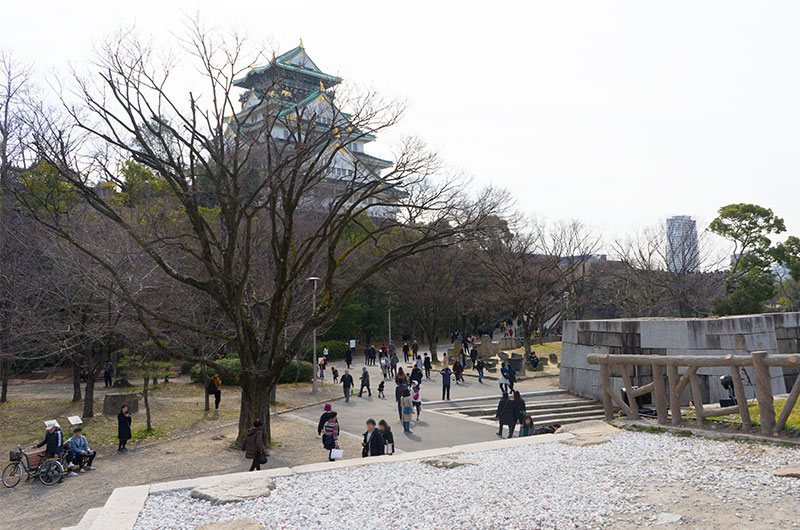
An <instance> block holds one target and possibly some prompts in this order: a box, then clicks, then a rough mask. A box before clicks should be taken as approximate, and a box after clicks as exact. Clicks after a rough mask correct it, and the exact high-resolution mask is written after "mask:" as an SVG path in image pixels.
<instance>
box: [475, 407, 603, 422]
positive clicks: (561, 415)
mask: <svg viewBox="0 0 800 530" xmlns="http://www.w3.org/2000/svg"><path fill="white" fill-rule="evenodd" d="M598 414H600V415H602V414H603V407H600V408H597V409H593V410H580V411H571V412H551V413H546V414H531V418H533V423H539V422H543V421H551V422H559V420H562V419H563V420H567V419H570V418H582V417H584V416H595V415H598ZM479 417H480V418H483V419H494V412H493V413H492V414H486V415H483V416H479Z"/></svg>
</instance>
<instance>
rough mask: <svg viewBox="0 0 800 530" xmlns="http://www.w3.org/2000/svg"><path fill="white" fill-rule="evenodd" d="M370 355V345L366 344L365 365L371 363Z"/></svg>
mask: <svg viewBox="0 0 800 530" xmlns="http://www.w3.org/2000/svg"><path fill="white" fill-rule="evenodd" d="M369 357H370V353H369V346H364V364H365V365H369Z"/></svg>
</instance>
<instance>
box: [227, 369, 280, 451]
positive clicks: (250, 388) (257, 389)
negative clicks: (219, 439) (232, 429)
mask: <svg viewBox="0 0 800 530" xmlns="http://www.w3.org/2000/svg"><path fill="white" fill-rule="evenodd" d="M241 385H242V404H241V407H240V409H239V435H238V436H237V438H236V442H237V444H241V442H242V440H244V435H245V434H246V433H247V430H248V429H249V428H250V427H252V426H253V422H254V421H255V420H261V422H262V423H263V424H264V425H263V427H262V428H263V430H264V435H265V436H266V439H267V443H269V442H270V440H272V433H271V430H270V421H269V420H270V418H269V410H270V398H271V397H272V387H273V386H274V385H269V384H268V382H267V378H266V377H259V376H255V375H253V374H251V373H248V372H247V371H246V370H245V371H244V372H243V373H242V376H241Z"/></svg>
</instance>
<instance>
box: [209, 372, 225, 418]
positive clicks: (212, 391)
mask: <svg viewBox="0 0 800 530" xmlns="http://www.w3.org/2000/svg"><path fill="white" fill-rule="evenodd" d="M206 392H208V394H209V395H213V396H214V410H219V401H220V399H221V398H222V380H220V378H219V375H217V374H213V375H212V376H211V379H209V380H208V385H206Z"/></svg>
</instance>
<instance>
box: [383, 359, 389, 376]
mask: <svg viewBox="0 0 800 530" xmlns="http://www.w3.org/2000/svg"><path fill="white" fill-rule="evenodd" d="M381 374H382V375H383V378H384V379H388V378H389V358H388V357H381Z"/></svg>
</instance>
